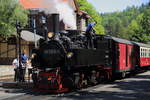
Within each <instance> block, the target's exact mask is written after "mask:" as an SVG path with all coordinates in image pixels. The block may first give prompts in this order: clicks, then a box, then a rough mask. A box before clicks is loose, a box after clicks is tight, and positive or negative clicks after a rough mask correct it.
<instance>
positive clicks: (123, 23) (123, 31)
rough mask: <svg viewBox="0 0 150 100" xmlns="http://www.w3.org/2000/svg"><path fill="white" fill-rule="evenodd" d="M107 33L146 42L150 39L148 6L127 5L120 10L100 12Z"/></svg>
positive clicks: (149, 10)
mask: <svg viewBox="0 0 150 100" xmlns="http://www.w3.org/2000/svg"><path fill="white" fill-rule="evenodd" d="M102 18H103V21H102V24H103V26H104V27H105V32H106V34H108V35H111V36H116V37H120V38H124V39H129V40H133V41H137V42H144V43H147V42H149V41H150V7H149V5H148V4H146V5H142V6H141V7H134V6H133V7H130V8H129V7H128V8H127V9H125V10H124V11H122V12H113V13H105V14H102Z"/></svg>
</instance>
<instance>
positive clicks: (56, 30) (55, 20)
mask: <svg viewBox="0 0 150 100" xmlns="http://www.w3.org/2000/svg"><path fill="white" fill-rule="evenodd" d="M52 22H53V32H54V33H55V34H56V33H59V14H52Z"/></svg>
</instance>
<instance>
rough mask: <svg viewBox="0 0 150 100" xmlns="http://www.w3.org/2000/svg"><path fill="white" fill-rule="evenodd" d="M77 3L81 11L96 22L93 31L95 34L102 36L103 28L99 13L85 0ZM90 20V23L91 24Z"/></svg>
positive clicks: (79, 0)
mask: <svg viewBox="0 0 150 100" xmlns="http://www.w3.org/2000/svg"><path fill="white" fill-rule="evenodd" d="M77 1H78V3H79V7H80V9H81V10H83V11H86V12H87V13H88V14H89V15H90V16H91V17H92V18H93V19H94V20H95V21H96V22H97V24H96V26H95V30H96V33H99V34H104V27H103V26H102V23H101V21H102V18H101V16H100V15H99V13H98V12H97V11H96V10H95V8H94V7H93V6H92V5H91V4H90V3H89V2H87V0H77ZM92 21H93V20H91V21H90V22H92Z"/></svg>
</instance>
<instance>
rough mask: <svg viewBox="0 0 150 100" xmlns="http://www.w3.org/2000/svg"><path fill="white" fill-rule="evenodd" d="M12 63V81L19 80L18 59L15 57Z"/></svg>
mask: <svg viewBox="0 0 150 100" xmlns="http://www.w3.org/2000/svg"><path fill="white" fill-rule="evenodd" d="M12 65H13V67H14V71H15V75H14V81H19V60H18V59H17V58H15V59H14V60H13V62H12Z"/></svg>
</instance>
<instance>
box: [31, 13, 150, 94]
mask: <svg viewBox="0 0 150 100" xmlns="http://www.w3.org/2000/svg"><path fill="white" fill-rule="evenodd" d="M53 21H54V26H55V27H54V32H49V33H48V34H47V39H42V40H40V41H39V48H38V49H34V50H33V52H32V66H34V68H35V69H38V73H36V74H35V73H33V81H34V84H35V87H36V89H38V90H40V91H48V92H66V91H69V90H70V89H73V88H79V89H80V88H83V87H86V86H88V85H95V84H98V83H100V82H102V81H106V80H108V81H109V80H112V79H113V78H114V77H116V76H119V77H125V76H126V74H127V73H128V72H132V71H136V70H138V69H141V68H147V67H148V66H150V46H149V45H146V44H142V43H137V42H132V41H128V40H124V39H120V38H116V37H111V36H105V35H96V34H89V35H90V36H88V35H86V34H73V33H69V32H68V33H59V28H58V26H59V25H58V23H59V15H58V14H53ZM36 71H37V70H36Z"/></svg>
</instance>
